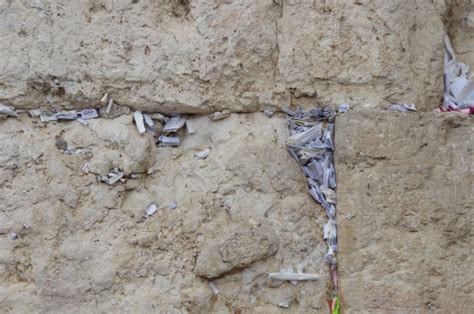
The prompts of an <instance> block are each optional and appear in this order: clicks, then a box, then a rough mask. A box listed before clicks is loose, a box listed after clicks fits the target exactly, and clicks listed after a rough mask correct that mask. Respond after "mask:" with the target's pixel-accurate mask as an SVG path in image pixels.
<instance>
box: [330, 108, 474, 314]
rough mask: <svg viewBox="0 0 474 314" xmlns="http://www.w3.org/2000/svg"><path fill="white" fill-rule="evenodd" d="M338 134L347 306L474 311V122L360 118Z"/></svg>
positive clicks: (356, 309)
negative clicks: (473, 137) (473, 229)
mask: <svg viewBox="0 0 474 314" xmlns="http://www.w3.org/2000/svg"><path fill="white" fill-rule="evenodd" d="M336 130H337V135H336V143H337V149H336V166H337V183H338V191H337V195H338V224H339V245H340V254H339V261H340V278H341V287H342V290H341V294H342V298H343V308H345V309H346V311H347V312H348V313H362V312H363V313H391V312H393V313H401V312H405V313H406V312H410V313H422V312H436V313H450V312H459V313H467V312H470V311H471V308H472V306H473V304H474V298H473V293H474V286H473V283H474V273H473V266H472V265H474V261H473V257H472V249H473V243H474V241H473V240H474V239H473V232H472V226H473V225H474V211H473V204H474V197H473V171H472V170H473V169H472V166H473V158H472V151H473V149H474V145H473V141H472V134H473V130H474V128H473V123H472V118H471V117H469V116H461V115H458V114H438V113H426V114H399V113H387V112H372V113H368V112H355V113H349V114H347V115H346V114H344V115H342V116H340V117H338V120H337V127H336Z"/></svg>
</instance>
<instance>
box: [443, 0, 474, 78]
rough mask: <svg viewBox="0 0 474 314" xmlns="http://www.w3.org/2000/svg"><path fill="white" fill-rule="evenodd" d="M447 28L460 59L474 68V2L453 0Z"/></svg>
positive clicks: (450, 4) (450, 5)
mask: <svg viewBox="0 0 474 314" xmlns="http://www.w3.org/2000/svg"><path fill="white" fill-rule="evenodd" d="M446 24H447V29H448V33H449V35H450V37H451V43H452V45H453V47H454V50H455V52H456V57H457V58H458V60H459V61H461V62H463V63H466V64H468V65H469V66H470V67H471V72H472V69H474V3H473V2H472V1H469V0H451V1H450V2H449V12H448V14H447V23H446Z"/></svg>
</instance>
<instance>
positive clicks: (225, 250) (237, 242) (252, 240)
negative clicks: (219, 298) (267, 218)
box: [194, 224, 279, 278]
mask: <svg viewBox="0 0 474 314" xmlns="http://www.w3.org/2000/svg"><path fill="white" fill-rule="evenodd" d="M278 243H279V241H278V238H277V236H276V234H275V232H274V231H273V230H272V229H271V228H269V227H268V226H265V225H259V224H256V225H238V226H234V227H233V228H229V229H227V230H224V231H223V232H222V234H220V235H218V236H217V238H216V239H214V240H213V241H209V242H208V243H206V246H205V247H204V248H203V249H202V250H201V252H200V253H199V256H198V258H197V261H196V268H195V269H194V272H195V273H196V275H198V276H201V277H205V278H216V277H219V276H222V275H223V274H225V273H228V272H231V271H233V270H240V269H242V268H244V267H246V266H248V265H250V264H252V263H254V262H256V261H258V260H261V259H264V258H267V257H269V256H271V255H273V254H275V252H276V251H277V250H278Z"/></svg>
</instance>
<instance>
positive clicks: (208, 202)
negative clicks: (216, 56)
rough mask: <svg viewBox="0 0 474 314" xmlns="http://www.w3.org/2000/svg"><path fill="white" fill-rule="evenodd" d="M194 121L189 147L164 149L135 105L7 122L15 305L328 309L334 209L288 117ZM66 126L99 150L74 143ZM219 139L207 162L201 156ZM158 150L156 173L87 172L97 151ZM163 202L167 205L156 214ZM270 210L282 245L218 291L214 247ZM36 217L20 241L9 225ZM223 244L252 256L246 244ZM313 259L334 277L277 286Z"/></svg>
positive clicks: (4, 209)
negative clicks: (139, 119) (206, 251)
mask: <svg viewBox="0 0 474 314" xmlns="http://www.w3.org/2000/svg"><path fill="white" fill-rule="evenodd" d="M192 119H193V123H194V127H195V129H196V133H195V134H193V135H187V134H186V135H185V136H184V137H183V141H182V145H181V146H180V147H177V148H156V149H155V148H153V147H150V146H148V144H147V143H148V140H147V139H146V135H144V136H140V135H139V134H138V133H137V131H136V128H135V126H134V125H133V124H132V116H131V115H128V116H123V117H120V118H117V119H114V120H104V119H97V120H92V121H90V124H89V125H88V126H83V125H81V124H80V123H78V122H76V121H73V122H61V123H56V122H52V123H48V124H46V125H45V124H43V123H41V122H39V120H38V119H34V120H32V119H31V118H28V117H27V115H26V114H20V115H19V118H18V119H8V120H1V121H0V148H1V149H0V161H1V163H0V280H1V282H2V284H1V285H0V308H1V309H2V312H7V313H8V312H11V313H28V312H30V313H35V312H43V313H51V312H53V313H65V312H68V313H69V312H77V313H90V312H104V313H105V312H107V313H110V312H113V313H117V312H124V311H128V312H137V313H153V312H160V313H161V312H166V313H175V312H179V313H183V312H185V313H186V312H191V313H196V312H200V313H215V312H218V313H226V312H236V311H237V312H238V311H240V312H261V313H272V312H276V311H278V310H279V309H278V304H279V303H280V302H288V303H289V304H290V307H289V311H291V312H307V313H308V312H309V313H315V312H316V313H318V312H323V311H325V310H326V309H327V305H326V300H325V297H326V287H325V285H326V282H327V280H328V272H327V268H326V266H325V265H324V262H323V256H324V253H325V250H326V248H325V244H324V242H323V241H322V238H321V228H322V225H323V224H324V221H325V219H324V214H323V211H322V209H321V208H319V206H317V205H316V204H315V202H314V201H313V200H312V199H311V197H310V196H309V195H308V194H307V192H306V185H305V182H304V179H303V177H302V175H301V173H300V171H299V168H298V166H297V165H296V163H295V162H294V161H293V160H292V159H291V158H290V157H289V156H288V154H287V152H286V150H285V148H284V142H285V140H286V137H287V127H286V123H285V120H284V119H283V116H282V115H281V114H276V115H275V116H274V117H273V118H271V119H269V118H267V117H265V116H264V115H263V114H262V113H256V114H244V115H236V114H231V115H230V116H229V117H228V118H226V119H224V120H220V121H216V122H214V121H212V120H211V119H210V118H209V117H208V116H198V117H193V118H192ZM56 136H60V137H61V138H62V139H63V140H64V141H65V142H67V143H68V145H72V146H75V147H81V148H83V149H84V150H86V151H88V153H87V154H78V155H73V156H68V155H66V154H64V152H63V151H62V150H60V149H58V148H57V147H56V145H55V144H56V141H55V138H56ZM208 147H209V148H211V153H210V154H209V156H208V157H207V158H206V159H205V160H197V159H195V158H194V154H195V153H196V152H199V151H202V150H203V149H205V148H208ZM132 150H135V151H136V154H135V155H134V154H133V152H132ZM102 151H110V152H114V153H117V155H116V156H115V155H114V156H115V157H113V158H112V157H111V156H109V155H103V154H102V153H101V152H102ZM120 155H121V157H120ZM127 156H128V157H127ZM116 158H118V159H116ZM153 158H156V163H155V165H154V166H153V168H154V169H156V171H155V172H154V173H153V174H152V175H146V174H143V175H142V177H141V178H140V179H137V180H128V182H127V183H118V184H117V185H116V186H109V185H106V184H104V183H100V182H97V181H96V178H95V175H94V174H92V173H90V174H86V173H84V172H83V171H82V170H81V167H82V166H83V165H84V164H85V163H86V162H90V163H92V161H93V160H95V161H97V164H101V162H100V161H104V163H105V164H107V165H109V163H110V162H111V163H112V164H113V162H115V161H117V164H116V165H119V166H120V167H122V166H123V167H125V166H124V165H127V164H128V165H130V169H137V170H141V169H145V168H147V167H151V161H152V160H153ZM145 161H147V162H145ZM148 162H149V163H148ZM145 165H147V166H145ZM106 168H107V167H104V169H106ZM145 173H146V172H145ZM129 182H136V183H135V184H134V185H129V184H128V183H129ZM151 202H156V204H157V205H158V211H157V212H156V213H155V214H154V215H153V216H151V217H148V218H143V216H144V214H145V208H146V206H148V205H149V204H150V203H151ZM171 202H176V203H177V207H176V209H170V208H169V207H168V205H169V204H170V203H171ZM257 221H262V222H264V223H265V224H266V225H268V228H271V229H272V230H274V231H273V232H274V233H275V234H276V237H277V238H278V239H279V249H278V252H276V253H275V254H274V255H271V256H269V257H268V258H266V259H263V260H259V261H256V262H254V263H252V264H250V265H248V266H247V267H245V268H244V269H242V270H239V271H235V272H232V273H231V274H227V275H226V276H223V277H221V278H217V279H214V280H213V282H214V283H215V285H216V286H217V287H218V288H219V290H220V293H219V294H218V295H217V296H215V295H214V294H213V293H212V291H211V290H210V289H209V287H208V282H207V280H203V279H201V278H200V277H198V276H196V274H195V273H194V269H195V266H196V258H197V257H198V255H199V253H200V249H201V248H203V247H205V246H206V244H207V243H208V240H209V239H218V236H219V235H220V234H225V230H228V228H231V226H235V225H239V226H248V225H254V224H255V222H257ZM23 223H26V224H28V225H29V226H30V229H29V230H28V231H25V232H21V233H20V236H19V239H18V240H15V241H12V240H10V238H9V237H8V232H9V231H10V230H11V229H12V228H15V230H16V229H18V228H21V226H22V224H23ZM256 232H258V231H256ZM275 234H272V236H271V239H274V238H275ZM272 241H273V240H272ZM272 243H273V242H272ZM252 245H254V244H253V243H250V244H249V247H252ZM226 247H227V246H226ZM228 247H229V248H230V247H232V245H229V246H228ZM234 247H237V248H239V247H240V248H242V249H243V250H244V252H245V250H246V249H247V248H246V247H242V246H240V245H236V246H234ZM271 248H272V249H271V250H270V251H273V246H271ZM223 252H224V255H225V256H226V259H229V260H237V259H238V257H236V256H235V255H232V254H235V252H237V251H232V250H230V251H225V250H223ZM226 252H227V253H228V255H226V254H227V253H226ZM302 262H306V271H307V272H310V273H316V274H318V275H320V276H321V280H318V281H314V282H306V283H300V284H298V285H297V286H293V285H292V284H291V283H280V284H279V285H278V287H274V286H272V285H271V283H270V282H269V280H268V273H269V272H275V271H279V270H280V269H283V268H287V267H288V266H293V267H296V266H297V265H298V264H300V263H302Z"/></svg>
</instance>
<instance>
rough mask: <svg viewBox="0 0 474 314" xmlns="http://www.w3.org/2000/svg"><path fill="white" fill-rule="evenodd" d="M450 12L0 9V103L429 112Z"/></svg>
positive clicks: (27, 5) (125, 3) (99, 1)
mask: <svg viewBox="0 0 474 314" xmlns="http://www.w3.org/2000/svg"><path fill="white" fill-rule="evenodd" d="M447 12H448V7H447V5H446V4H445V3H444V2H443V1H429V0H416V1H368V0H361V1H346V0H337V1H303V0H273V1H272V0H261V1H247V0H235V1H232V0H226V1H224V0H222V1H207V0H206V1H204V0H172V1H164V0H160V1H152V0H93V1H92V0H88V1H72V0H61V1H53V0H27V1H11V0H1V1H0V42H1V43H2V46H1V49H0V69H1V71H0V100H3V101H8V102H10V104H12V105H14V106H17V107H27V108H32V107H51V106H53V107H85V106H96V105H97V104H98V100H99V99H100V98H101V97H102V95H103V94H104V93H106V92H108V93H110V95H112V97H113V98H114V99H115V100H116V102H118V103H120V104H122V105H129V106H132V107H133V108H139V109H143V110H148V111H162V112H173V111H174V112H194V113H196V112H209V111H213V110H216V109H222V108H227V109H230V110H231V111H235V112H249V111H256V110H259V109H261V108H264V107H266V106H281V105H287V104H288V103H299V104H306V105H314V104H315V103H318V102H322V103H327V102H343V101H351V102H352V103H354V104H355V105H357V104H363V103H371V104H376V105H384V104H386V103H388V102H397V101H405V102H415V103H416V104H417V105H418V108H420V109H425V110H429V109H432V108H435V107H437V106H438V105H439V101H440V98H441V95H442V86H443V85H442V72H443V68H442V65H443V41H442V38H443V34H444V32H445V29H444V21H445V20H446V14H447ZM453 12H454V13H453V14H454V15H453V16H455V17H457V16H458V15H459V14H460V13H459V12H460V9H457V11H456V10H454V11H453ZM463 14H464V13H463ZM463 16H464V15H463ZM470 19H471V18H469V19H468V21H470ZM454 20H455V21H457V19H456V18H454ZM469 23H470V22H469ZM464 24H466V23H464ZM464 24H463V25H464ZM456 25H457V24H456ZM469 25H470V24H469ZM469 25H468V26H466V27H468V28H469V27H472V25H470V26H469ZM465 33H466V32H465ZM455 43H456V41H455ZM463 49H464V48H463Z"/></svg>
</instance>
